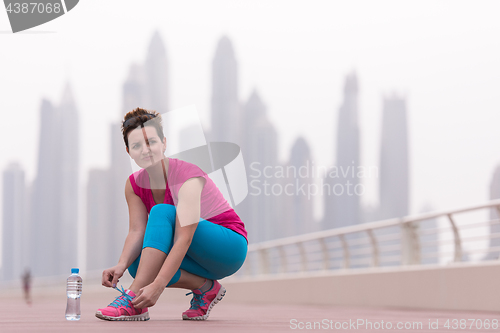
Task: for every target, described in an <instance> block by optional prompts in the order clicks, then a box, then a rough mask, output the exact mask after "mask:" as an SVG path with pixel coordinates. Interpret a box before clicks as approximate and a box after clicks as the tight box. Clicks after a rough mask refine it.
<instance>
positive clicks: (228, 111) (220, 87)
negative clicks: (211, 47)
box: [209, 36, 242, 145]
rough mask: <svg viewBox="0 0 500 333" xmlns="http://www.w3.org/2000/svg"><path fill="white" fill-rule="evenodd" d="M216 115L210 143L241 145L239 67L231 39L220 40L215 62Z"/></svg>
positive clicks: (213, 93)
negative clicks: (219, 142)
mask: <svg viewBox="0 0 500 333" xmlns="http://www.w3.org/2000/svg"><path fill="white" fill-rule="evenodd" d="M211 109H212V112H211V138H210V140H209V141H222V142H233V143H236V144H239V145H241V141H240V140H241V138H240V134H241V126H242V122H241V120H242V119H241V109H240V104H239V99H238V65H237V63H236V57H235V54H234V49H233V44H232V43H231V41H230V40H229V38H228V37H226V36H224V37H222V38H221V39H220V40H219V43H218V44H217V49H216V51H215V56H214V59H213V62H212V108H211Z"/></svg>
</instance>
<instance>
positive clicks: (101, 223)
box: [86, 169, 125, 270]
mask: <svg viewBox="0 0 500 333" xmlns="http://www.w3.org/2000/svg"><path fill="white" fill-rule="evenodd" d="M109 180H110V170H109V169H107V170H99V169H92V170H90V172H89V180H88V183H87V200H86V202H87V224H86V225H87V264H86V268H87V270H99V269H103V268H107V267H112V266H114V265H116V262H117V261H116V258H115V257H116V254H115V257H111V256H110V255H108V254H109V253H116V252H117V250H116V247H119V246H117V244H115V243H113V238H114V236H113V235H114V232H116V231H117V230H116V227H115V224H114V223H113V217H112V216H111V210H110V209H109V208H110V205H109V202H110V198H111V195H110V193H111V191H110V190H111V189H110V187H109V186H108V184H109ZM124 227H125V225H122V226H121V228H122V229H124Z"/></svg>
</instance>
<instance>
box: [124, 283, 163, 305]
mask: <svg viewBox="0 0 500 333" xmlns="http://www.w3.org/2000/svg"><path fill="white" fill-rule="evenodd" d="M164 290H165V286H164V285H161V284H159V283H158V282H153V283H151V284H148V285H147V286H145V287H144V288H141V289H140V290H139V292H138V293H137V295H136V296H135V298H134V299H133V300H132V305H133V306H134V307H135V308H137V309H143V308H147V307H150V306H153V305H155V304H156V301H157V300H158V298H159V297H160V295H161V293H162V292H163V291H164Z"/></svg>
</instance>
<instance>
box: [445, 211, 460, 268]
mask: <svg viewBox="0 0 500 333" xmlns="http://www.w3.org/2000/svg"><path fill="white" fill-rule="evenodd" d="M448 219H449V220H450V223H451V228H452V229H453V237H454V240H455V257H454V258H453V261H454V262H460V261H462V241H461V240H460V234H459V233H458V228H457V224H456V223H455V221H454V220H453V218H452V217H451V214H448Z"/></svg>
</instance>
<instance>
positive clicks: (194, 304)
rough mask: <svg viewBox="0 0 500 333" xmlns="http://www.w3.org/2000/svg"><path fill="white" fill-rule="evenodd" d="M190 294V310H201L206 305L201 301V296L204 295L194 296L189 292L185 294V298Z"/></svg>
mask: <svg viewBox="0 0 500 333" xmlns="http://www.w3.org/2000/svg"><path fill="white" fill-rule="evenodd" d="M190 294H193V298H192V299H191V307H190V309H193V310H197V309H198V308H201V307H202V306H204V305H205V304H206V303H205V301H204V300H203V296H204V295H205V293H201V294H195V293H193V292H190V293H187V294H186V296H187V295H190Z"/></svg>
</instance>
